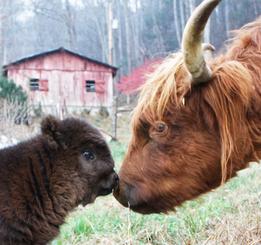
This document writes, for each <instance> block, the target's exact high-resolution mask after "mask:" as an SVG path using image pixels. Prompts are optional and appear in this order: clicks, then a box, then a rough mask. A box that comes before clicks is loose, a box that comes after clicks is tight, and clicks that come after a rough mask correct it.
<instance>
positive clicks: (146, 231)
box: [52, 142, 261, 245]
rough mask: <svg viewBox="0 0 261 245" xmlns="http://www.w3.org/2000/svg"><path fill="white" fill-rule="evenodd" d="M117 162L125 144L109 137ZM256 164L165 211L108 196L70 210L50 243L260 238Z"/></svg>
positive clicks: (260, 175) (260, 177)
mask: <svg viewBox="0 0 261 245" xmlns="http://www.w3.org/2000/svg"><path fill="white" fill-rule="evenodd" d="M111 149H112V154H113V157H114V159H115V161H116V162H117V164H116V165H117V168H118V167H119V163H120V162H121V160H122V157H123V154H124V151H125V149H126V146H125V145H123V144H120V143H117V142H112V143H111ZM260 187H261V167H259V166H258V165H256V164H255V165H253V166H252V167H251V168H249V169H247V170H244V171H241V172H240V173H239V176H238V177H236V178H234V179H232V180H231V181H230V182H228V183H227V184H226V185H224V186H223V187H220V188H218V189H217V190H215V191H212V192H210V193H208V194H206V195H203V196H201V197H199V198H197V199H196V200H194V201H189V202H186V203H185V204H184V205H183V206H182V207H179V208H177V210H176V212H175V213H170V214H168V215H162V214H152V215H145V216H144V215H140V214H136V213H134V212H132V211H130V210H128V209H126V208H123V207H122V206H121V205H120V204H118V203H117V201H116V200H115V199H114V198H113V197H112V196H107V197H103V198H98V199H97V200H96V202H95V203H94V204H91V205H88V206H87V207H85V208H83V207H79V208H77V209H76V210H75V211H74V212H73V213H71V214H70V215H69V217H68V218H67V220H66V224H64V225H63V226H62V228H61V233H60V236H59V237H58V238H57V239H56V240H54V241H53V242H52V245H69V244H70V245H80V244H81V245H84V244H106V245H110V244H113V245H114V244H119V245H120V244H132V245H135V244H137V245H138V244H139V245H142V244H147V245H148V244H153V245H154V244H155V245H163V244H164V245H168V244H178V245H179V244H186V245H190V244H236V245H238V244H244V245H245V244H261V240H260V238H261V211H260V210H261V188H260Z"/></svg>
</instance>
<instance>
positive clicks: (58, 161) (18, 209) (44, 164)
mask: <svg viewBox="0 0 261 245" xmlns="http://www.w3.org/2000/svg"><path fill="white" fill-rule="evenodd" d="M41 128H42V130H41V131H42V132H41V134H40V135H39V136H36V137H35V138H32V139H31V140H28V141H25V142H22V143H20V144H17V145H15V146H12V147H8V148H5V149H2V150H0V244H1V245H42V244H46V243H48V242H49V241H51V240H52V239H53V238H55V237H56V236H57V235H58V233H59V226H60V225H61V224H63V222H64V219H65V217H66V215H67V214H68V212H70V211H71V210H72V209H74V208H75V207H76V206H77V205H79V204H82V205H86V204H88V203H91V202H93V201H94V200H95V198H96V197H97V196H100V195H106V194H109V193H111V191H112V189H113V188H114V187H115V186H116V185H117V182H118V179H117V178H118V177H117V175H116V173H115V172H114V170H113V168H114V162H113V159H112V157H111V154H110V150H109V148H108V146H107V144H106V143H105V141H104V139H103V137H102V136H101V134H100V133H99V131H98V130H97V129H95V128H93V127H92V126H91V125H89V124H88V123H86V122H83V121H80V120H78V119H73V118H70V119H66V120H63V121H60V120H58V119H56V118H54V117H51V116H50V117H47V118H46V119H44V120H43V121H42V124H41Z"/></svg>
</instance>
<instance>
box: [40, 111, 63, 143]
mask: <svg viewBox="0 0 261 245" xmlns="http://www.w3.org/2000/svg"><path fill="white" fill-rule="evenodd" d="M60 128H61V120H59V119H58V118H55V117H54V116H47V117H46V118H44V119H43V120H42V123H41V130H42V134H43V135H44V136H45V137H46V138H47V140H48V143H49V144H50V146H52V147H54V148H58V147H62V148H65V144H64V140H63V135H62V133H61V131H60Z"/></svg>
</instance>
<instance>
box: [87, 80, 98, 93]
mask: <svg viewBox="0 0 261 245" xmlns="http://www.w3.org/2000/svg"><path fill="white" fill-rule="evenodd" d="M85 88H86V92H95V91H96V89H95V81H94V80H86V81H85Z"/></svg>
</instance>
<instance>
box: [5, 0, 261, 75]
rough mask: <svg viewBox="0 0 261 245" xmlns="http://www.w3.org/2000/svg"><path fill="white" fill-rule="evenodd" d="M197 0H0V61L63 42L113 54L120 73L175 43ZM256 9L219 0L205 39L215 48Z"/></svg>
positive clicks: (103, 56) (241, 1) (94, 53)
mask: <svg viewBox="0 0 261 245" xmlns="http://www.w3.org/2000/svg"><path fill="white" fill-rule="evenodd" d="M200 2H201V0H0V65H3V64H6V63H8V62H10V61H14V60H16V59H19V58H21V57H24V56H28V55H30V54H34V53H38V52H42V51H46V50H50V49H54V48H58V47H60V46H64V47H66V48H69V49H71V50H73V51H76V52H80V53H82V54H84V55H87V56H89V57H92V58H95V59H98V60H101V61H104V62H109V61H110V57H111V56H112V57H113V64H114V65H117V66H119V67H120V68H121V69H120V73H121V74H127V73H128V72H129V71H131V70H132V69H133V68H134V67H136V66H138V65H140V64H142V63H143V62H144V61H145V60H148V59H153V58H155V57H159V56H164V55H165V54H167V53H169V52H171V51H175V50H177V49H179V47H180V40H181V36H182V31H183V29H184V25H185V23H186V20H187V19H188V17H189V15H190V13H191V11H192V10H193V9H194V7H195V6H197V5H198V4H199V3H200ZM260 13H261V1H260V0H223V1H222V3H221V4H220V6H219V7H218V8H217V9H216V10H215V11H214V14H213V15H212V18H211V22H210V24H209V25H208V26H207V30H206V33H205V39H206V41H210V42H211V43H212V44H214V45H215V46H216V47H217V48H219V47H220V46H221V45H222V44H223V42H224V41H225V40H226V39H227V38H228V35H229V31H230V30H233V29H235V28H239V27H241V26H242V25H244V24H245V23H247V22H249V21H252V20H254V19H255V18H256V17H257V16H259V15H260ZM108 20H110V21H108ZM110 33H111V34H110ZM110 37H111V38H110ZM110 43H112V44H113V49H112V52H111V56H110V51H109V49H110V48H109V47H110Z"/></svg>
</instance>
